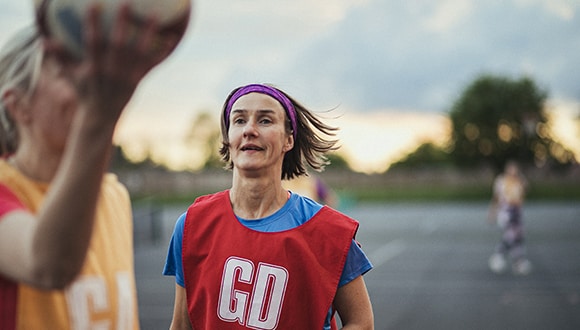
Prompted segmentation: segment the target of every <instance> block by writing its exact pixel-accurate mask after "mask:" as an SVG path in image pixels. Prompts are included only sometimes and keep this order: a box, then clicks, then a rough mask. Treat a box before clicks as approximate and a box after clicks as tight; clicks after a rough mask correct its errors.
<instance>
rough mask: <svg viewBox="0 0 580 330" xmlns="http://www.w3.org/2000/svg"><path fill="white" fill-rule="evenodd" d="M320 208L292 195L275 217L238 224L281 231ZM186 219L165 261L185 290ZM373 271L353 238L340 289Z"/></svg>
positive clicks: (169, 272) (168, 271)
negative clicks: (182, 259)
mask: <svg viewBox="0 0 580 330" xmlns="http://www.w3.org/2000/svg"><path fill="white" fill-rule="evenodd" d="M321 208H322V205H320V204H318V203H317V202H315V201H313V200H311V199H309V198H307V197H303V196H300V195H298V194H294V193H292V194H291V195H290V198H289V199H288V201H287V202H286V204H284V206H283V207H282V208H281V209H280V210H278V211H276V212H275V213H274V214H272V215H270V216H267V217H265V218H262V219H257V220H245V219H242V218H240V217H238V221H240V223H241V224H243V225H244V226H246V227H247V228H250V229H252V230H256V231H260V232H278V231H284V230H288V229H292V228H295V227H298V226H300V225H302V224H304V223H305V222H306V221H308V220H310V219H311V218H312V217H313V216H314V215H315V214H316V213H317V212H318V211H320V209H321ZM185 217H186V213H183V214H182V215H181V216H180V217H179V218H178V219H177V222H176V224H175V229H174V231H173V236H172V237H171V242H170V243H169V251H168V253H167V259H166V261H165V267H164V269H163V275H170V276H175V282H176V283H177V284H179V285H180V286H182V287H185V280H184V276H183V264H182V261H181V250H182V249H181V246H182V243H183V227H184V226H185ZM371 268H372V264H371V262H370V260H369V259H368V258H367V256H366V255H365V253H364V252H363V250H362V249H361V248H360V247H359V245H358V244H357V242H356V241H355V240H354V239H353V240H352V242H351V244H350V249H349V251H348V255H347V257H346V262H345V264H344V268H343V270H342V275H341V277H340V281H339V283H338V287H341V286H343V285H345V284H347V283H349V282H350V281H352V280H354V279H355V278H357V277H359V276H360V275H363V274H365V273H366V272H368V271H369V270H371ZM331 316H332V314H331V313H330V312H329V316H328V317H327V321H326V324H325V327H324V329H330V317H331Z"/></svg>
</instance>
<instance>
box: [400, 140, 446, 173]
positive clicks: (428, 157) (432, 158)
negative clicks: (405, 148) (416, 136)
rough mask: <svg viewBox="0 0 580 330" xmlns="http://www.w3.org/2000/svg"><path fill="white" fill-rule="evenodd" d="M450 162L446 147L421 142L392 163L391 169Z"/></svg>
mask: <svg viewBox="0 0 580 330" xmlns="http://www.w3.org/2000/svg"><path fill="white" fill-rule="evenodd" d="M450 163H451V161H450V160H449V153H448V152H447V151H446V150H445V149H444V148H441V147H438V146H436V145H434V144H433V143H430V142H427V143H423V144H421V145H420V146H419V147H417V149H415V150H414V151H412V152H411V153H409V154H408V155H406V156H405V157H403V158H402V159H401V160H399V161H397V162H395V163H393V164H391V167H390V169H395V168H418V167H434V166H447V165H448V164H450Z"/></svg>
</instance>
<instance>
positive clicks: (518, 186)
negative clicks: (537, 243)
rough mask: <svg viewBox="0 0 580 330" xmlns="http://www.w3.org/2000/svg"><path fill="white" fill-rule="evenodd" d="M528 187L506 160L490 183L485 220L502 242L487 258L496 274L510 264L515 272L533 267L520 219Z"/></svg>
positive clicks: (513, 162)
mask: <svg viewBox="0 0 580 330" xmlns="http://www.w3.org/2000/svg"><path fill="white" fill-rule="evenodd" d="M527 186H528V183H527V180H526V179H525V177H524V176H523V174H522V173H521V171H520V168H519V166H518V164H517V162H515V161H513V160H510V161H508V162H507V163H506V165H505V168H504V172H503V173H501V174H500V175H498V176H497V177H496V179H495V181H494V183H493V196H492V201H491V205H490V212H489V217H488V219H489V221H490V222H491V223H493V224H496V225H497V226H498V227H499V228H500V229H501V231H502V235H501V241H500V243H499V244H498V245H497V247H496V249H495V252H494V253H493V254H492V256H491V257H490V259H489V266H490V268H491V270H492V271H493V272H495V273H503V272H504V271H506V269H507V267H508V265H509V264H511V266H512V270H513V272H514V273H515V274H518V275H527V274H529V273H530V271H531V270H532V265H531V263H530V261H529V260H528V259H527V257H526V248H525V245H524V227H523V220H522V213H523V210H522V208H523V204H524V199H525V194H526V190H527Z"/></svg>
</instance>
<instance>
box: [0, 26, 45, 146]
mask: <svg viewBox="0 0 580 330" xmlns="http://www.w3.org/2000/svg"><path fill="white" fill-rule="evenodd" d="M42 59H43V51H42V43H41V39H40V35H39V33H38V30H37V29H36V27H35V26H28V27H26V28H23V29H22V30H20V31H19V32H18V33H16V34H15V35H14V36H13V37H12V38H11V39H10V40H9V41H8V42H7V43H6V44H5V45H4V47H2V49H1V50H0V156H4V155H6V154H11V153H13V152H14V151H15V150H16V148H17V147H18V131H17V129H16V127H15V125H14V122H13V120H12V118H10V114H9V113H8V111H7V109H6V105H5V104H4V95H5V93H6V92H7V91H8V90H11V89H19V90H20V91H22V92H23V94H24V95H25V96H26V97H30V96H31V95H32V93H33V92H34V88H35V87H36V83H37V81H38V77H39V75H40V69H41V65H42Z"/></svg>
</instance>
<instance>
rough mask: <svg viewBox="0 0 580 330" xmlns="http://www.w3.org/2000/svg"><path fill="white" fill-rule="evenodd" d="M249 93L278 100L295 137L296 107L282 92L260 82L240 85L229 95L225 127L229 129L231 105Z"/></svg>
mask: <svg viewBox="0 0 580 330" xmlns="http://www.w3.org/2000/svg"><path fill="white" fill-rule="evenodd" d="M250 93H261V94H266V95H269V96H271V97H273V98H275V99H276V101H278V102H280V104H282V107H283V108H284V110H286V114H287V115H288V117H289V118H290V123H291V125H292V135H294V139H296V134H297V132H298V130H297V129H296V128H297V125H296V109H294V104H292V101H290V99H288V97H286V95H284V93H282V92H280V91H279V90H277V89H276V88H274V87H270V86H267V85H261V84H251V85H246V86H244V87H241V88H240V89H238V90H237V91H236V92H235V93H234V95H232V97H230V99H229V101H228V105H227V106H226V109H225V113H224V116H225V118H224V119H225V121H226V122H225V124H226V129H229V127H230V112H231V111H232V106H233V105H234V103H235V102H236V101H237V100H238V99H239V98H240V97H242V96H244V95H246V94H250Z"/></svg>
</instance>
